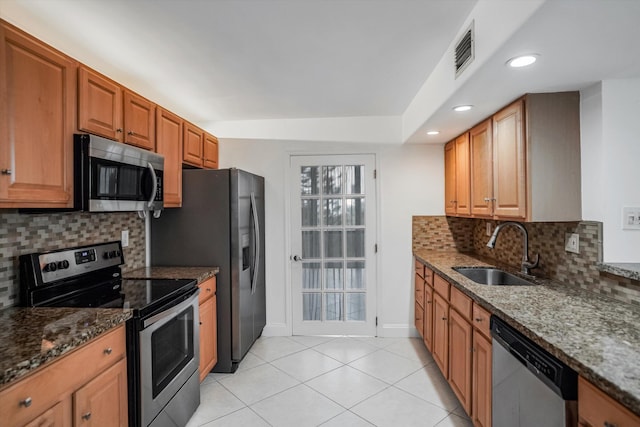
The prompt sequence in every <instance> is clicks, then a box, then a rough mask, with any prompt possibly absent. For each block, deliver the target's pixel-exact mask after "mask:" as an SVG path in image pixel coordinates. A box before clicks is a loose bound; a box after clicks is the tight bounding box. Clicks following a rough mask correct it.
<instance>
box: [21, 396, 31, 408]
mask: <svg viewBox="0 0 640 427" xmlns="http://www.w3.org/2000/svg"><path fill="white" fill-rule="evenodd" d="M31 403H32V401H31V397H27V398H26V399H24V400H21V401H20V406H24V407H25V408H28V407H29V406H31Z"/></svg>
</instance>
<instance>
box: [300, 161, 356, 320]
mask: <svg viewBox="0 0 640 427" xmlns="http://www.w3.org/2000/svg"><path fill="white" fill-rule="evenodd" d="M364 173H365V168H364V165H337V166H302V167H301V169H300V178H301V180H300V182H301V210H302V212H301V217H302V221H301V225H302V258H303V265H302V283H303V285H302V288H303V289H302V300H303V301H302V302H303V320H305V321H365V320H366V313H365V307H366V283H365V280H364V278H365V260H364V257H365V250H364V247H365V246H364V243H365V220H364V218H365V210H364V209H365V206H366V205H365V197H366V194H365V191H364V178H365V175H364Z"/></svg>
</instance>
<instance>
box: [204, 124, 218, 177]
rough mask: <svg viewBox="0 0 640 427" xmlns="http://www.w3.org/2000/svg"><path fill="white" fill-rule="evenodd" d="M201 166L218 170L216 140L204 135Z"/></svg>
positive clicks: (213, 137)
mask: <svg viewBox="0 0 640 427" xmlns="http://www.w3.org/2000/svg"><path fill="white" fill-rule="evenodd" d="M202 165H203V166H204V167H205V168H209V169H218V138H216V137H215V136H213V135H211V134H208V133H206V132H205V133H204V148H203V156H202Z"/></svg>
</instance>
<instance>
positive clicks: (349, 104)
mask: <svg viewBox="0 0 640 427" xmlns="http://www.w3.org/2000/svg"><path fill="white" fill-rule="evenodd" d="M0 17H2V18H3V19H6V20H8V21H9V22H12V23H14V24H16V25H17V26H19V27H21V28H23V29H25V30H26V31H28V32H29V33H31V34H34V35H35V36H37V37H39V38H41V39H43V40H45V41H47V42H49V43H50V44H52V45H53V46H55V47H57V48H59V49H61V50H63V51H65V52H66V53H68V54H70V55H71V56H73V57H75V58H77V59H78V60H80V61H81V62H84V63H86V64H87V65H89V66H91V67H93V68H95V69H97V70H99V71H101V72H103V73H104V74H106V75H108V76H110V77H112V78H113V79H115V80H117V81H119V82H121V83H123V84H124V85H126V86H128V87H130V88H131V89H133V90H135V91H137V92H139V93H141V94H142V95H144V96H147V97H148V98H150V99H152V100H153V101H155V102H157V103H158V104H160V105H163V106H165V107H167V108H169V109H171V110H173V111H175V112H176V113H178V114H180V115H182V116H183V117H185V118H187V119H189V120H191V121H193V122H195V123H197V124H200V125H201V126H204V127H205V128H207V129H209V130H212V129H213V130H214V131H216V133H218V136H221V137H222V138H241V137H246V135H247V129H252V131H251V132H249V134H251V138H254V139H278V138H284V139H287V138H289V137H288V136H286V135H287V133H286V132H284V129H288V130H290V129H291V128H292V126H291V124H292V120H291V119H294V122H295V123H297V124H298V128H300V129H302V130H300V131H299V132H294V134H295V136H292V137H291V138H292V139H310V140H313V139H314V138H313V136H312V135H309V137H308V138H307V137H306V136H305V132H304V129H305V128H306V129H309V132H308V133H309V134H311V130H312V129H313V130H314V132H315V129H317V128H325V129H326V128H327V127H332V124H333V125H335V128H336V129H337V130H336V134H335V135H325V136H324V137H323V138H324V140H332V139H335V140H336V141H343V142H352V141H367V140H368V138H369V136H371V132H370V134H367V133H366V132H364V130H362V131H361V132H360V134H359V135H355V133H358V132H355V133H354V131H353V129H356V128H364V127H365V126H363V123H370V124H373V126H366V127H367V128H368V129H376V133H377V134H378V135H385V136H384V137H383V138H382V139H380V140H376V139H375V137H373V140H372V142H394V143H402V142H405V141H410V142H438V143H440V142H443V141H445V140H446V139H448V138H450V137H453V136H455V135H456V134H457V133H459V132H461V131H463V130H465V129H466V128H468V127H470V126H471V125H473V124H474V123H476V122H478V121H479V120H480V119H482V118H484V117H486V116H488V115H489V114H491V112H493V111H495V110H496V109H497V108H499V107H500V106H502V105H504V104H505V103H507V102H509V101H510V100H511V99H514V98H515V97H517V96H519V95H521V94H523V93H526V92H534V91H550V90H567V89H579V88H581V87H585V86H587V85H589V84H592V83H595V82H597V81H599V80H603V79H608V78H624V77H635V76H640V54H639V52H640V49H638V47H637V41H638V40H640V25H638V24H637V23H638V20H639V19H640V1H637V0H548V1H544V0H480V1H479V2H477V1H476V0H182V1H180V0H83V1H78V0H0ZM471 19H474V20H475V21H476V22H475V25H476V48H477V56H476V61H475V62H476V63H475V64H472V67H469V69H468V70H467V71H466V72H465V74H466V75H465V76H464V78H460V79H458V80H456V81H454V79H453V77H451V76H450V75H449V71H450V70H451V75H452V73H453V71H452V64H451V62H452V59H451V58H450V53H451V52H450V51H451V48H452V44H453V43H455V41H456V39H457V37H458V36H459V34H460V33H461V32H462V31H463V30H464V29H465V27H466V25H467V24H468V23H469V22H470V21H471ZM522 52H536V53H539V54H540V55H541V57H540V61H539V62H538V63H537V64H536V65H534V66H533V67H532V68H530V69H528V70H519V71H518V72H517V73H515V72H514V71H513V70H508V69H507V68H506V67H505V66H504V61H506V59H508V58H509V57H510V56H513V54H517V53H522ZM443 70H444V72H443ZM445 74H446V76H445ZM457 103H472V104H474V105H476V109H474V110H472V112H470V113H468V114H466V115H455V114H453V113H452V112H451V106H453V105H455V104H457ZM296 119H297V121H296ZM301 119H304V120H301ZM332 120H333V121H332ZM363 120H364V121H363ZM256 123H259V124H260V125H261V126H257V127H256V126H255V125H256ZM265 123H267V124H268V126H265ZM347 128H348V129H349V133H347V132H342V133H341V131H340V130H341V129H347ZM382 128H385V129H386V132H385V129H382ZM432 128H437V129H439V130H441V131H442V133H441V135H440V136H438V137H432V138H427V137H426V136H425V133H424V132H425V131H426V130H427V129H432Z"/></svg>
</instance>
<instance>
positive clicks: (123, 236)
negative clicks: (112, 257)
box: [120, 230, 129, 248]
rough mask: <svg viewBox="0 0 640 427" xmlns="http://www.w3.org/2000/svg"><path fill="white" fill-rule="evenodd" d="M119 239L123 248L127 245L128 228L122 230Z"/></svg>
mask: <svg viewBox="0 0 640 427" xmlns="http://www.w3.org/2000/svg"><path fill="white" fill-rule="evenodd" d="M120 241H121V242H122V247H123V248H126V247H127V246H129V230H122V232H121V233H120Z"/></svg>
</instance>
